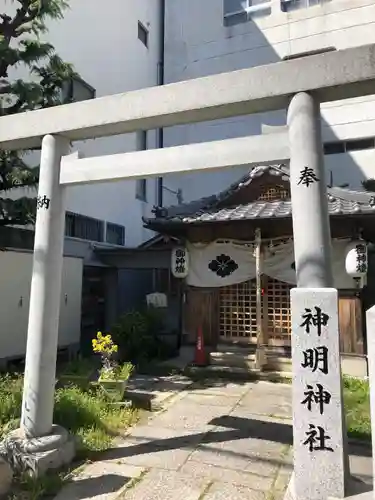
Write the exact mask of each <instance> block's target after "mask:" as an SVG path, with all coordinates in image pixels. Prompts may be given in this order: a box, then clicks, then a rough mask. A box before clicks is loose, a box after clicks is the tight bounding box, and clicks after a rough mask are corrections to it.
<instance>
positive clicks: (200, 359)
mask: <svg viewBox="0 0 375 500" xmlns="http://www.w3.org/2000/svg"><path fill="white" fill-rule="evenodd" d="M195 365H196V366H206V365H207V356H206V351H205V349H204V339H203V331H202V327H201V326H200V327H198V335H197V344H196V346H195Z"/></svg>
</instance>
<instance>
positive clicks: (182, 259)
mask: <svg viewBox="0 0 375 500" xmlns="http://www.w3.org/2000/svg"><path fill="white" fill-rule="evenodd" d="M171 266H172V274H173V276H174V277H175V278H186V276H187V275H188V274H189V254H188V251H187V250H186V248H184V247H177V248H174V249H173V250H172V262H171Z"/></svg>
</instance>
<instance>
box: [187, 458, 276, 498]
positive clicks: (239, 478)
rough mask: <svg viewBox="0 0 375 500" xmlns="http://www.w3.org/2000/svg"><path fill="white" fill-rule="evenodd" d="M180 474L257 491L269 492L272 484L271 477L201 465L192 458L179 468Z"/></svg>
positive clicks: (205, 464)
mask: <svg viewBox="0 0 375 500" xmlns="http://www.w3.org/2000/svg"><path fill="white" fill-rule="evenodd" d="M180 472H181V473H183V474H186V475H189V476H193V477H205V478H208V479H209V480H210V481H214V482H215V481H221V482H225V483H230V484H235V485H240V486H246V487H251V488H253V489H256V490H259V491H269V490H270V488H271V487H272V484H273V482H274V478H273V477H267V476H262V475H259V474H252V473H251V472H249V471H240V470H238V469H232V468H226V467H225V466H223V464H221V466H217V465H213V464H209V463H202V462H199V461H195V460H193V457H191V458H190V459H189V460H188V461H187V462H186V463H185V465H183V466H182V467H181V469H180Z"/></svg>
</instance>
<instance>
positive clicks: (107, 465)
mask: <svg viewBox="0 0 375 500" xmlns="http://www.w3.org/2000/svg"><path fill="white" fill-rule="evenodd" d="M144 471H145V469H143V468H141V467H133V466H124V465H123V464H119V463H117V462H114V461H103V462H96V463H93V464H90V465H88V466H87V467H85V469H84V470H83V471H82V472H81V473H80V474H79V475H77V476H76V477H73V479H72V481H71V483H69V484H68V485H67V486H66V487H65V488H63V490H62V491H61V492H60V493H59V494H58V495H57V496H56V497H55V500H68V499H69V500H88V499H92V500H114V499H115V498H116V497H117V495H118V492H119V490H121V489H123V488H124V487H126V485H128V484H129V483H131V481H133V480H134V479H136V478H139V477H141V475H142V474H143V473H144Z"/></svg>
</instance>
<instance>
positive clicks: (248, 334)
mask: <svg viewBox="0 0 375 500" xmlns="http://www.w3.org/2000/svg"><path fill="white" fill-rule="evenodd" d="M262 289H263V291H262V316H263V329H264V334H265V338H266V339H267V338H268V343H269V345H274V346H290V344H291V317H290V289H291V286H290V285H288V284H287V283H283V282H282V281H278V280H274V279H272V278H269V277H268V276H263V277H262ZM219 333H220V338H221V340H226V341H230V340H231V341H237V342H247V343H252V344H255V343H256V341H257V322H256V284H255V280H251V281H246V282H244V283H239V284H237V285H231V286H226V287H222V288H220V300H219Z"/></svg>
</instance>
